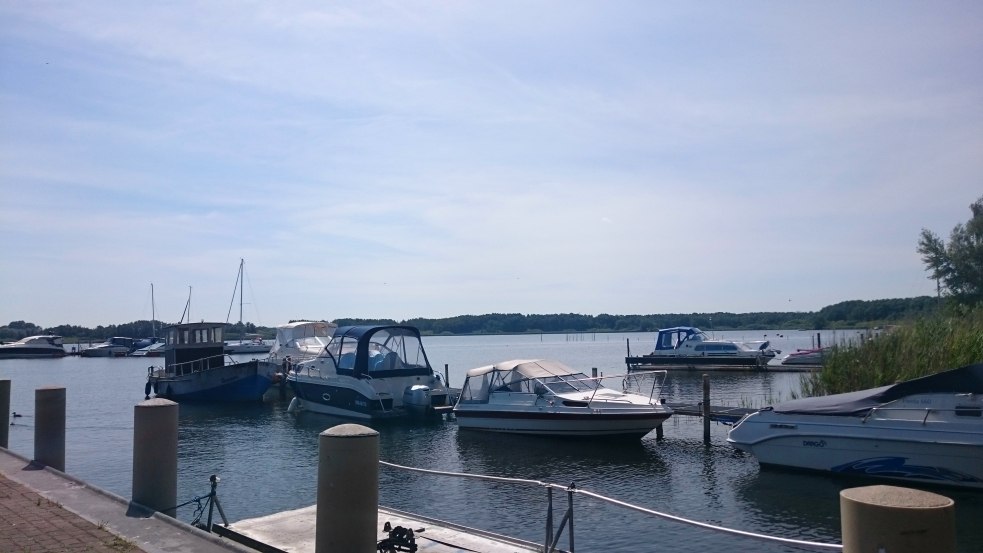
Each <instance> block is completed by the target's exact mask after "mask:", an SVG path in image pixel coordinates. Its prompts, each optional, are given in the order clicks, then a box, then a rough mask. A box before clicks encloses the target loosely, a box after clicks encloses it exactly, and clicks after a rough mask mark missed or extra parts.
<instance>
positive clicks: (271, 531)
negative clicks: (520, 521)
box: [214, 505, 542, 553]
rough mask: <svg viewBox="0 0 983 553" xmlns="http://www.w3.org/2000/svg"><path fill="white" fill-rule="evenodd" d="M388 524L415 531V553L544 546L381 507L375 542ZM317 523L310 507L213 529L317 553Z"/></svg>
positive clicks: (292, 551) (273, 549)
mask: <svg viewBox="0 0 983 553" xmlns="http://www.w3.org/2000/svg"><path fill="white" fill-rule="evenodd" d="M386 522H388V523H389V524H390V526H391V527H392V528H396V527H399V526H401V527H403V528H407V529H411V530H413V534H414V539H415V542H416V547H417V549H416V551H419V552H423V553H458V552H460V553H465V552H473V551H482V552H485V553H499V552H502V553H505V552H510V553H514V552H517V551H542V546H541V545H537V544H534V543H531V542H526V541H523V540H518V539H515V538H510V537H507V536H502V535H499V534H494V533H491V532H485V531H482V530H476V529H474V528H468V527H465V526H459V525H456V524H453V523H449V522H445V521H439V520H434V519H429V518H426V517H422V516H420V515H415V514H410V513H405V512H403V511H397V510H395V509H389V508H382V507H380V508H379V533H378V535H377V536H376V541H381V540H384V539H386V538H388V537H389V532H387V531H385V530H384V525H385V523H386ZM316 523H317V506H316V505H311V506H310V507H304V508H302V509H296V510H293V511H284V512H282V513H274V514H272V515H267V516H264V517H258V518H252V519H245V520H241V521H239V522H235V523H233V524H232V525H230V526H229V527H228V528H223V527H220V526H214V529H215V533H217V534H219V535H221V536H224V537H226V538H229V539H232V540H233V541H238V542H240V543H243V544H244V545H247V546H249V547H252V548H253V549H256V550H257V551H262V552H264V553H314V538H315V531H316ZM242 537H245V540H243V539H242ZM403 550H404V549H397V551H403ZM405 551H409V549H405Z"/></svg>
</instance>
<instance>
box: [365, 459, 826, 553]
mask: <svg viewBox="0 0 983 553" xmlns="http://www.w3.org/2000/svg"><path fill="white" fill-rule="evenodd" d="M379 464H380V465H382V466H383V467H388V468H392V469H396V470H402V471H409V472H416V473H421V474H430V475H434V476H444V477H452V478H466V479H473V480H484V481H486V482H499V483H503V484H514V485H519V486H536V487H541V488H545V489H546V527H545V539H544V542H543V551H545V552H553V551H556V550H557V547H558V546H559V542H560V538H561V537H562V536H563V532H564V530H567V542H568V544H569V545H568V547H569V549H568V551H569V553H574V531H573V530H574V524H573V523H574V520H573V515H574V502H573V498H574V496H575V495H576V494H580V495H583V496H585V497H589V498H591V499H596V500H598V501H601V502H604V503H607V504H610V505H614V506H616V507H621V508H624V509H628V510H630V511H635V512H638V513H642V514H645V515H649V516H652V517H655V518H661V519H664V520H669V521H672V522H678V523H681V524H687V525H690V526H695V527H697V528H702V529H704V530H711V531H714V532H719V533H724V534H729V535H732V536H739V537H744V538H750V539H756V540H760V541H767V542H771V543H779V544H783V545H788V546H792V547H800V548H805V549H812V550H819V551H842V550H843V546H842V545H840V544H836V543H822V542H812V541H806V540H797V539H793V538H783V537H780V536H769V535H767V534H760V533H757V532H748V531H746V530H737V529H735V528H727V527H725V526H718V525H715V524H710V523H707V522H701V521H698V520H692V519H687V518H684V517H680V516H677V515H673V514H669V513H664V512H660V511H656V510H654V509H649V508H646V507H642V506H640V505H635V504H632V503H628V502H626V501H621V500H618V499H614V498H611V497H607V496H604V495H601V494H599V493H595V492H591V491H588V490H585V489H581V488H578V487H577V486H576V483H572V484H570V485H569V486H564V485H561V484H553V483H550V482H542V481H540V480H527V479H524V478H508V477H502V476H489V475H485V474H470V473H463V472H449V471H443V470H433V469H422V468H417V467H409V466H405V465H397V464H395V463H389V462H386V461H379ZM554 490H559V491H561V492H566V495H567V508H566V511H565V512H564V514H563V516H562V517H561V518H560V520H559V523H558V525H554V520H553V491H554Z"/></svg>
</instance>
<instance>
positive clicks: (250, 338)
mask: <svg viewBox="0 0 983 553" xmlns="http://www.w3.org/2000/svg"><path fill="white" fill-rule="evenodd" d="M271 349H273V345H272V344H270V343H268V342H265V341H264V340H263V337H262V336H260V335H259V334H247V335H246V336H245V338H243V339H240V340H227V341H226V342H225V353H230V354H236V355H238V354H249V353H268V352H269V351H270V350H271Z"/></svg>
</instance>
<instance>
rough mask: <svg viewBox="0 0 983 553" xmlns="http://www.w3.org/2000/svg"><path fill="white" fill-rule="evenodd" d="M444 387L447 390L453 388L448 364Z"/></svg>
mask: <svg viewBox="0 0 983 553" xmlns="http://www.w3.org/2000/svg"><path fill="white" fill-rule="evenodd" d="M444 386H445V387H447V388H450V387H451V373H450V370H449V369H448V367H447V363H444Z"/></svg>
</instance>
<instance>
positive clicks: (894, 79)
mask: <svg viewBox="0 0 983 553" xmlns="http://www.w3.org/2000/svg"><path fill="white" fill-rule="evenodd" d="M980 60H983V2H978V1H975V0H974V1H968V2H955V1H952V2H950V1H947V2H910V1H894V0H892V1H879V0H874V1H870V2H853V1H850V2H837V1H833V2H827V1H823V2H819V1H815V2H807V1H803V2H755V1H749V2H740V3H734V2H712V1H711V2H656V1H647V0H646V1H640V2H632V1H616V2H582V1H556V2H552V1H541V2H526V1H508V0H504V1H496V2H469V1H461V2H426V1H409V2H361V1H359V2H345V1H339V2H314V1H310V2H305V1H289V0H287V1H278V2H266V1H254V2H249V1H235V2H230V1H225V0H210V1H208V2H185V1H180V0H175V1H171V2H152V3H148V2H117V1H103V0H86V1H84V2H44V1H38V2H22V1H19V0H0V236H2V240H0V244H2V251H3V255H2V257H0V325H2V324H7V322H9V321H15V320H24V321H28V322H33V323H35V324H38V325H41V326H45V327H48V326H55V325H61V324H75V325H82V326H89V327H95V326H97V325H109V324H118V323H124V322H131V321H136V320H141V319H150V318H151V316H152V315H156V317H157V318H158V319H160V320H163V321H165V322H177V321H178V320H179V319H180V318H181V316H182V314H183V311H184V308H185V305H186V303H187V301H188V297H189V290H190V297H191V317H192V319H193V320H201V319H204V320H208V321H225V320H229V321H230V322H235V321H237V320H239V298H238V296H236V297H235V298H233V290H234V288H235V285H236V278H237V275H238V268H239V263H240V259H244V260H245V279H244V282H245V286H244V288H243V299H242V303H243V307H242V310H243V319H244V320H246V321H250V322H253V323H256V324H260V325H264V326H275V325H277V324H282V323H285V322H287V321H289V320H295V319H325V320H333V319H337V318H350V317H357V318H389V319H395V320H405V319H408V318H413V317H426V318H442V317H452V316H456V315H466V314H473V315H477V314H485V313H525V314H549V313H581V314H591V315H596V314H601V313H608V314H654V313H704V312H721V311H722V312H734V313H747V312H758V311H801V312H808V311H816V310H819V309H821V308H822V307H824V306H826V305H831V304H834V303H837V302H841V301H846V300H875V299H884V298H906V297H915V296H922V295H934V294H935V292H936V288H935V282H934V281H933V280H930V279H929V278H928V276H929V275H928V273H927V272H926V270H925V267H924V264H923V262H922V260H921V258H920V256H919V255H918V253H917V251H916V248H917V243H918V238H919V235H920V232H921V230H922V229H923V228H926V229H929V230H931V231H933V232H935V233H936V234H938V235H939V236H941V237H943V238H948V236H949V233H950V232H951V230H952V229H953V227H954V226H955V225H956V224H959V223H965V222H966V221H968V220H969V219H970V217H971V216H972V214H971V212H970V210H969V206H970V204H972V203H973V202H974V201H975V200H977V199H978V198H980V197H981V196H983V178H981V177H983V63H981V61H980ZM151 285H153V290H154V293H153V301H151Z"/></svg>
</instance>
